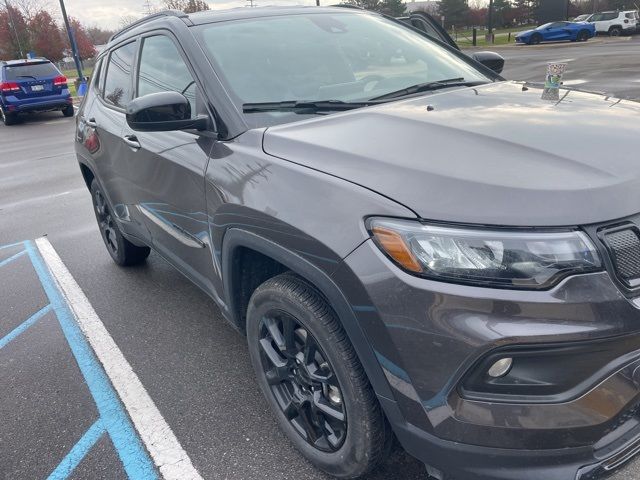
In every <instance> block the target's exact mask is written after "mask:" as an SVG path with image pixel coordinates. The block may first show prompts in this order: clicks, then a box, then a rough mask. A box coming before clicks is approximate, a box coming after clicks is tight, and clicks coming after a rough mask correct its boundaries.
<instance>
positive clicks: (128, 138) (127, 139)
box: [122, 135, 142, 150]
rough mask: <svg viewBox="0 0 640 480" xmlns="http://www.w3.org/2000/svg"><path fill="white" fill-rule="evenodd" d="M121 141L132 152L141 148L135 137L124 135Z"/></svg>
mask: <svg viewBox="0 0 640 480" xmlns="http://www.w3.org/2000/svg"><path fill="white" fill-rule="evenodd" d="M122 140H123V141H124V143H126V144H127V145H129V146H130V147H131V148H133V149H134V150H138V149H139V148H140V147H141V146H142V145H140V142H139V141H138V138H137V137H136V136H135V135H125V136H124V137H122Z"/></svg>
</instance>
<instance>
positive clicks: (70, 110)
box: [62, 105, 75, 117]
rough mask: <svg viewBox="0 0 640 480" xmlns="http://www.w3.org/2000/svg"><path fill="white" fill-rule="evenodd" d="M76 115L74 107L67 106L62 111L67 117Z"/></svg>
mask: <svg viewBox="0 0 640 480" xmlns="http://www.w3.org/2000/svg"><path fill="white" fill-rule="evenodd" d="M74 113H75V110H74V109H73V105H67V106H66V107H64V108H63V109H62V114H63V115H64V116H65V117H73V114H74Z"/></svg>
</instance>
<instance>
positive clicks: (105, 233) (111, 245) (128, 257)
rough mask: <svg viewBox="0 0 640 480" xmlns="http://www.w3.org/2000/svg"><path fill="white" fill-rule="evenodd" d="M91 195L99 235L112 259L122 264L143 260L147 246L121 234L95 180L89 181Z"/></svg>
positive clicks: (147, 250) (147, 249)
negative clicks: (138, 244)
mask: <svg viewBox="0 0 640 480" xmlns="http://www.w3.org/2000/svg"><path fill="white" fill-rule="evenodd" d="M91 196H92V198H93V210H94V212H95V214H96V219H97V220H98V227H99V228H100V235H102V240H103V241H104V244H105V246H106V247H107V251H108V252H109V255H111V258H113V261H114V262H116V263H117V264H118V265H122V266H127V265H136V264H139V263H142V262H144V261H145V259H146V258H147V257H148V256H149V253H150V252H151V250H150V249H149V247H138V246H136V245H134V244H133V243H131V242H130V241H129V240H127V239H126V238H124V237H123V236H122V233H120V229H119V227H118V224H117V223H116V221H115V219H114V218H113V215H112V213H111V207H110V206H109V204H108V203H107V200H106V198H105V196H104V194H103V193H102V190H101V189H100V185H98V182H97V181H96V180H94V181H93V182H91Z"/></svg>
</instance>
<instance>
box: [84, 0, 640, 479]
mask: <svg viewBox="0 0 640 480" xmlns="http://www.w3.org/2000/svg"><path fill="white" fill-rule="evenodd" d="M542 96H543V89H542V88H538V87H536V86H535V85H525V84H523V83H518V82H510V81H505V80H504V79H502V78H501V77H500V76H499V75H497V74H496V73H495V72H493V71H492V70H490V69H488V68H486V67H484V66H483V65H480V64H479V63H477V62H475V61H473V60H472V59H470V58H469V57H467V56H466V55H464V54H462V53H461V52H460V51H458V50H456V49H455V48H453V47H451V46H449V45H447V44H445V43H443V42H439V41H436V40H433V39H431V38H429V37H428V36H425V35H423V34H421V33H419V32H418V31H416V30H415V29H413V28H409V27H407V26H405V25H403V24H401V23H399V22H398V21H395V20H392V19H388V18H386V17H384V16H382V15H379V14H377V13H373V12H367V11H363V10H353V9H345V8H332V7H281V8H275V7H271V8H247V9H234V10H228V11H215V12H203V13H198V14H191V15H186V14H183V13H178V12H164V13H159V14H156V15H153V16H150V17H147V18H145V19H143V20H141V21H139V22H136V23H134V24H133V25H131V26H130V27H128V28H127V29H125V30H123V31H121V32H119V33H117V34H116V35H115V36H114V37H113V38H112V39H111V41H110V42H109V43H108V45H107V46H106V48H105V49H104V51H103V52H102V53H101V54H100V56H99V58H98V60H97V64H96V67H95V69H94V75H93V78H92V80H91V83H90V86H89V91H88V94H87V96H86V97H85V100H84V102H83V103H82V105H81V106H80V110H79V112H78V116H77V131H76V143H75V147H76V153H77V157H78V161H79V164H80V171H81V172H82V176H83V178H84V181H85V182H86V185H87V187H88V188H89V190H90V192H91V197H92V201H93V206H94V210H95V214H96V218H97V221H98V226H99V230H100V233H101V235H102V238H103V240H104V244H105V246H106V249H107V251H108V253H109V255H110V256H111V257H112V259H113V260H114V261H115V262H116V263H117V264H119V265H122V266H126V265H133V264H137V263H141V262H144V261H145V259H146V258H147V256H148V255H149V253H150V251H151V249H153V250H154V251H156V252H157V253H158V254H159V255H161V256H162V257H163V258H164V259H166V260H167V261H168V262H169V263H170V264H171V265H173V266H175V268H177V269H178V270H179V271H180V272H182V273H183V274H184V275H185V276H186V277H187V278H189V279H190V280H191V281H193V282H194V283H195V284H196V285H198V286H199V287H200V288H201V289H202V290H203V291H204V292H206V294H207V295H209V296H210V297H211V298H213V299H214V301H215V302H216V303H217V304H218V305H219V307H220V312H221V314H222V315H223V316H224V317H225V318H226V319H227V320H229V322H230V323H231V324H232V325H234V326H235V327H236V328H237V329H238V330H239V331H240V332H241V333H243V334H246V337H247V342H248V348H249V353H250V357H251V361H252V363H253V367H254V370H255V374H256V378H257V382H258V384H259V386H260V388H261V390H262V392H263V393H264V395H265V398H266V399H267V402H268V404H269V405H270V407H271V410H272V412H273V415H274V416H275V418H276V420H277V423H278V425H279V426H280V428H281V429H282V431H283V432H284V434H285V435H286V436H287V438H288V439H289V441H290V442H291V443H292V444H293V445H295V446H296V448H297V449H298V450H299V451H300V452H301V454H302V455H304V457H306V458H307V459H308V460H309V461H310V462H311V463H312V464H313V465H315V466H316V467H318V468H319V469H321V470H323V471H325V472H327V473H328V474H330V475H333V476H335V477H339V478H358V477H361V478H371V477H370V476H368V475H369V472H371V471H372V470H373V469H375V468H376V467H377V466H378V465H380V463H381V462H383V461H384V459H385V456H386V454H387V452H388V451H389V446H390V444H391V442H392V438H393V436H394V435H395V437H397V439H398V440H399V442H400V444H401V445H402V446H403V447H404V448H405V449H406V450H407V451H408V452H409V453H410V454H412V455H414V456H416V457H417V458H418V459H420V460H421V461H422V462H424V463H425V464H426V465H427V468H428V471H429V472H430V473H431V474H432V475H433V476H434V477H436V478H440V479H443V478H446V479H453V478H456V479H473V480H498V479H500V480H505V479H509V480H511V479H518V480H540V479H545V480H564V479H571V480H587V479H591V478H597V476H598V475H600V474H602V473H610V471H612V470H614V469H616V468H617V467H618V466H620V465H622V464H623V463H624V462H625V461H626V460H628V459H629V458H631V457H632V456H633V455H635V454H636V452H638V444H639V442H640V426H639V425H638V421H637V412H638V405H639V404H640V386H639V385H640V368H639V366H640V307H639V301H638V299H639V298H640V267H639V265H640V230H639V227H638V226H639V225H640V213H638V212H639V211H640V196H639V194H638V192H640V166H639V164H638V159H637V153H636V150H637V149H636V145H637V139H638V135H639V133H640V127H639V126H638V122H637V121H636V119H637V118H638V115H639V114H640V105H638V104H637V103H634V102H626V101H623V100H617V99H613V98H610V97H605V96H601V95H595V94H589V93H584V92H579V91H575V90H568V89H562V91H561V94H560V97H559V100H555V101H553V102H549V101H546V100H543V99H542ZM585 119H588V121H585ZM611 138H615V141H603V139H607V140H608V139H611ZM87 261H95V262H97V263H98V262H99V260H98V259H87ZM138 273H139V271H138ZM229 361H230V362H233V361H234V359H233V358H232V357H230V358H229ZM230 428H232V425H231V424H230ZM283 441H284V440H283Z"/></svg>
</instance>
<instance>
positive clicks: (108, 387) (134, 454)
mask: <svg viewBox="0 0 640 480" xmlns="http://www.w3.org/2000/svg"><path fill="white" fill-rule="evenodd" d="M11 247H21V249H20V250H19V251H18V252H17V253H14V254H13V255H11V256H9V257H8V258H6V259H5V260H3V261H2V262H0V268H1V267H3V266H5V265H8V264H10V263H11V262H13V261H14V260H16V259H18V258H21V257H22V256H24V255H28V257H29V259H30V260H31V264H32V265H33V268H34V269H35V271H36V274H37V276H38V279H39V280H40V284H41V285H42V288H43V289H44V291H45V293H46V296H47V298H48V300H49V304H48V305H46V306H44V307H43V308H41V309H40V310H39V311H38V312H36V313H34V314H33V315H32V316H31V317H30V318H28V319H27V320H25V321H24V322H22V323H21V324H20V325H18V326H17V327H16V328H14V329H13V330H12V331H10V332H9V333H8V334H6V335H5V336H4V337H2V338H0V350H1V349H2V348H3V347H4V346H5V345H7V344H8V343H10V342H11V341H12V340H14V339H15V338H16V337H18V336H19V335H21V334H22V333H23V332H25V331H27V330H28V329H29V328H30V327H31V326H33V325H34V324H36V323H37V322H38V321H39V320H40V319H41V318H42V317H44V316H45V315H46V314H47V313H48V312H50V311H52V310H53V311H54V312H55V315H56V317H57V320H58V323H59V325H60V327H61V329H62V332H63V334H64V336H65V338H66V341H67V343H68V345H69V347H70V348H71V351H72V353H73V356H74V358H75V360H76V362H77V364H78V367H79V369H80V372H81V373H82V376H83V377H84V380H85V383H86V385H87V387H88V388H89V391H90V393H91V396H92V397H93V400H94V402H95V405H96V407H97V410H98V414H99V418H98V420H97V421H96V422H95V423H94V424H93V425H92V426H91V427H90V428H89V429H88V430H87V432H86V433H85V434H84V435H83V436H82V438H80V439H79V441H78V442H77V443H76V445H75V446H73V447H72V448H71V450H70V451H69V452H68V453H67V455H66V456H65V458H64V459H62V461H61V462H60V463H59V464H58V466H57V467H56V468H55V469H54V471H53V472H52V473H51V474H50V476H49V480H64V479H66V478H68V477H69V476H70V475H71V474H72V473H73V471H74V469H75V468H76V467H77V466H78V465H79V464H80V462H81V461H82V459H83V458H84V457H85V456H86V455H87V454H88V453H89V452H90V451H91V449H92V448H93V447H94V446H95V444H96V443H97V442H98V441H99V440H100V438H102V436H103V435H108V436H109V437H110V439H111V441H112V443H113V445H114V447H115V449H116V451H117V453H118V457H119V458H120V461H121V462H122V465H123V467H124V470H125V472H126V473H127V476H128V477H129V478H130V479H134V480H138V479H141V480H147V479H156V478H158V471H159V472H160V475H161V476H162V477H163V478H165V479H167V480H178V479H181V480H182V479H185V480H191V479H192V480H201V476H200V475H199V473H198V472H197V470H196V469H195V467H194V466H193V464H192V463H191V460H190V459H189V457H188V455H187V454H186V452H185V451H184V450H183V449H182V446H181V445H180V443H179V442H178V440H177V438H176V437H175V435H174V434H173V432H172V431H171V428H170V427H169V425H168V424H167V423H166V421H165V420H164V418H163V417H162V415H161V414H160V412H159V411H158V409H157V407H156V406H155V404H154V403H153V400H151V398H150V397H149V395H148V393H147V392H146V390H145V388H144V386H143V385H142V383H141V382H140V380H139V379H138V377H137V375H136V374H135V373H134V372H133V369H132V368H131V366H130V365H129V363H128V362H127V361H126V359H125V358H124V356H123V354H122V352H121V351H120V350H119V349H118V347H117V345H116V344H115V342H114V341H113V339H112V338H111V336H110V335H109V333H108V332H107V330H106V328H105V327H104V325H103V323H102V322H101V321H100V318H99V317H98V315H97V314H96V312H95V311H94V309H93V307H92V306H91V304H90V303H89V300H88V299H87V298H86V296H85V295H84V292H83V291H82V289H81V288H80V286H79V285H78V284H77V283H76V281H75V279H74V278H73V277H72V276H71V274H70V273H69V271H68V270H67V268H66V266H65V265H64V263H63V262H62V260H61V259H60V257H59V256H58V254H57V253H56V251H55V250H54V248H53V246H52V245H51V243H49V241H48V240H47V239H46V238H40V239H38V240H36V241H35V243H34V242H32V241H25V242H19V243H15V244H11V245H4V246H0V250H2V249H5V248H11ZM1 274H2V270H0V275H1Z"/></svg>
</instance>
